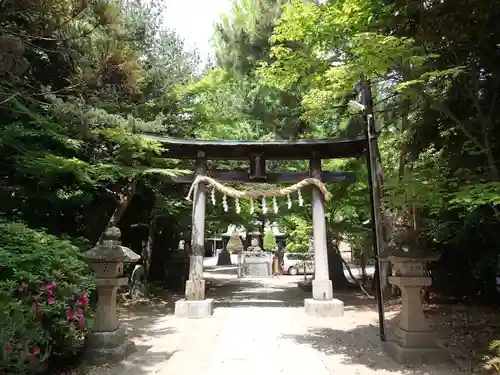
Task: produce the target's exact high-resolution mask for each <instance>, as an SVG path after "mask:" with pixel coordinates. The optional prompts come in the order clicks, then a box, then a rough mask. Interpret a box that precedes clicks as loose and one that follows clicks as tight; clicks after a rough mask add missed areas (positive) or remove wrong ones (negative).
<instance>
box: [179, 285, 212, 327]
mask: <svg viewBox="0 0 500 375" xmlns="http://www.w3.org/2000/svg"><path fill="white" fill-rule="evenodd" d="M213 305H214V300H213V299H205V280H187V281H186V298H185V299H181V300H179V301H177V302H175V316H176V317H179V318H193V319H196V318H204V317H208V316H212V314H213V312H214V307H213Z"/></svg>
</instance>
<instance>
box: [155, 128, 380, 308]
mask: <svg viewBox="0 0 500 375" xmlns="http://www.w3.org/2000/svg"><path fill="white" fill-rule="evenodd" d="M149 138H151V139H154V140H156V141H158V142H160V143H162V145H163V146H164V148H165V150H166V151H165V152H164V156H165V157H168V158H172V159H191V160H195V161H196V164H195V171H194V173H193V174H192V175H187V176H182V177H179V178H177V179H176V182H179V183H193V182H197V181H198V180H201V181H203V178H202V177H200V176H206V175H207V160H248V161H249V162H250V163H249V165H250V167H249V170H247V171H244V170H237V171H236V170H233V171H228V170H215V171H214V170H211V171H210V180H215V181H217V182H218V183H223V182H244V183H252V182H253V183H270V184H285V183H297V182H300V181H304V180H306V179H312V180H316V181H318V180H319V181H321V182H345V183H352V182H354V181H355V175H354V174H353V173H350V172H330V171H323V170H322V168H321V161H322V160H323V159H335V158H356V157H361V156H366V157H367V160H368V164H369V165H370V160H371V158H370V157H369V138H368V137H367V136H359V137H355V138H340V139H321V140H296V141H265V142H264V141H232V140H191V139H189V140H188V139H177V138H168V137H157V136H149ZM267 160H309V171H308V172H267V169H266V161H267ZM369 169H370V170H371V167H370V168H369ZM206 180H208V179H206ZM205 182H206V181H205ZM371 185H372V184H370V186H371ZM318 186H319V185H318V184H317V183H316V187H313V198H312V226H313V239H314V255H315V278H314V280H313V282H312V290H313V292H312V298H309V299H306V300H305V302H304V303H305V310H306V312H307V313H309V314H311V315H320V316H341V315H342V314H343V310H344V307H343V302H342V301H339V300H336V299H334V298H333V286H332V282H331V280H330V279H329V271H328V254H327V239H326V223H325V209H324V197H323V194H322V192H321V189H320V188H319V187H320V186H319V187H318ZM193 187H194V194H193V215H192V238H191V249H192V254H191V257H190V272H189V279H188V280H187V281H186V292H185V299H183V300H180V301H177V302H176V306H175V314H176V315H177V316H182V317H204V316H210V315H212V313H213V300H212V299H206V298H205V280H203V258H204V254H205V251H204V243H205V237H204V236H205V233H204V232H205V204H206V200H207V197H206V187H205V186H204V185H203V184H202V183H195V184H194V185H193ZM371 190H372V191H373V189H371ZM372 196H373V194H372ZM371 202H372V206H373V205H374V203H373V199H371ZM372 211H373V210H372ZM372 223H375V221H374V220H372ZM374 232H375V231H374ZM379 289H380V288H379ZM379 303H382V302H381V301H380V299H379Z"/></svg>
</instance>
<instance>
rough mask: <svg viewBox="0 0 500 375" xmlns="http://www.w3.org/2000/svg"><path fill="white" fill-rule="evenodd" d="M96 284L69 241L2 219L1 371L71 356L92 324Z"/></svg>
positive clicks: (29, 367) (32, 367)
mask: <svg viewBox="0 0 500 375" xmlns="http://www.w3.org/2000/svg"><path fill="white" fill-rule="evenodd" d="M93 289H94V282H93V278H92V276H91V273H90V270H89V268H88V267H87V265H86V264H85V263H84V262H83V261H82V260H81V259H79V251H78V249H77V247H75V246H73V245H72V244H71V243H70V242H69V241H66V240H60V239H58V238H57V237H55V236H53V235H50V234H48V233H46V232H43V231H37V230H33V229H30V228H28V227H26V226H25V225H24V224H21V223H8V222H3V221H0V343H1V344H2V345H3V346H4V347H3V348H2V350H0V373H16V374H19V373H24V372H26V371H28V370H35V369H39V368H41V367H43V366H42V365H43V364H44V363H45V362H46V360H47V359H48V358H49V357H51V356H52V355H71V354H74V353H76V351H77V350H78V349H79V348H80V347H81V344H82V343H83V339H84V337H85V334H86V332H87V331H86V330H87V329H88V327H89V321H90V318H91V316H90V310H89V309H88V308H87V305H88V300H87V293H89V292H91V291H92V290H93Z"/></svg>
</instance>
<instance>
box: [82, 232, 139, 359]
mask: <svg viewBox="0 0 500 375" xmlns="http://www.w3.org/2000/svg"><path fill="white" fill-rule="evenodd" d="M120 236H121V233H120V230H119V229H118V228H117V227H111V228H108V229H107V230H106V232H105V233H104V236H103V237H102V240H101V241H100V243H99V244H98V245H97V246H95V247H94V248H92V249H90V250H89V251H87V252H85V253H84V254H83V257H84V259H85V261H86V262H87V263H88V264H89V265H90V267H91V268H92V269H93V270H94V272H95V276H96V286H97V310H96V315H95V320H94V325H93V327H92V332H91V334H90V336H89V338H88V340H87V343H86V357H87V358H88V359H89V360H90V361H91V362H92V363H104V362H118V361H121V360H122V359H124V358H125V357H126V356H127V355H129V354H130V353H132V352H133V351H135V346H134V343H133V342H132V341H129V340H127V333H126V330H125V328H124V327H121V326H120V324H119V321H118V314H117V311H116V307H117V301H116V294H117V290H118V288H119V287H120V286H123V285H127V283H128V278H127V277H123V264H124V263H135V262H137V261H138V260H139V259H140V256H139V255H138V254H136V253H134V252H133V251H132V250H130V249H129V248H127V247H124V246H121V241H120Z"/></svg>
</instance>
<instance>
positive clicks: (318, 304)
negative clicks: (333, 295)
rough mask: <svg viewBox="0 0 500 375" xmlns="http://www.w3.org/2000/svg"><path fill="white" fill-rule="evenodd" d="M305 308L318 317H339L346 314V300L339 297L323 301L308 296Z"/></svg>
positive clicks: (307, 311) (307, 312)
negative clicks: (343, 300)
mask: <svg viewBox="0 0 500 375" xmlns="http://www.w3.org/2000/svg"><path fill="white" fill-rule="evenodd" d="M304 308H305V311H306V314H307V315H309V316H315V317H318V318H337V317H341V316H343V315H344V302H342V301H340V300H338V299H331V300H326V301H321V300H316V299H313V298H306V299H305V300H304Z"/></svg>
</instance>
